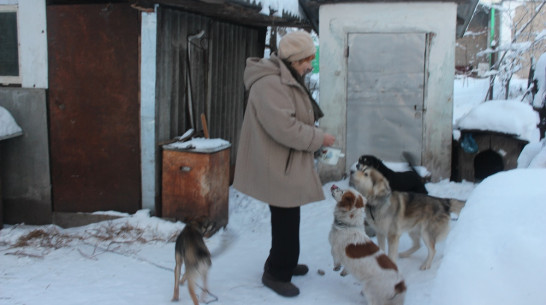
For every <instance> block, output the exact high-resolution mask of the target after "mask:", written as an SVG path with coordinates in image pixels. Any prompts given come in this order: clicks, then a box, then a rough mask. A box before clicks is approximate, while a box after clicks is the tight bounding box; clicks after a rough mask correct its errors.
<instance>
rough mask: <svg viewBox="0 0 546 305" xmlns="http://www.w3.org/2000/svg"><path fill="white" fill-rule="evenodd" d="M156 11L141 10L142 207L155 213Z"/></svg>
mask: <svg viewBox="0 0 546 305" xmlns="http://www.w3.org/2000/svg"><path fill="white" fill-rule="evenodd" d="M156 33H157V16H156V13H155V12H154V13H144V12H143V13H142V29H141V50H142V51H141V58H140V69H141V70H140V90H141V95H140V147H141V166H142V208H143V209H149V210H150V211H152V212H155V195H156V164H155V160H156V158H155V154H156V146H157V145H156V144H155V142H156V136H155V130H156V128H155V113H156V111H155V80H156V78H155V75H156V71H155V69H156V65H155V59H156Z"/></svg>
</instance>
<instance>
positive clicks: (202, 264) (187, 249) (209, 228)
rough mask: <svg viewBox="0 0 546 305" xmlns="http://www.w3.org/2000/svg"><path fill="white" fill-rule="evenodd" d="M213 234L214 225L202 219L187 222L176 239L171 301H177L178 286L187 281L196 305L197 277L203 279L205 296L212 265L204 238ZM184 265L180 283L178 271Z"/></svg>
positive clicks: (197, 302)
mask: <svg viewBox="0 0 546 305" xmlns="http://www.w3.org/2000/svg"><path fill="white" fill-rule="evenodd" d="M213 232H214V223H210V222H209V221H208V220H206V219H204V218H199V219H193V220H190V221H188V223H187V224H186V226H185V227H184V230H182V232H181V233H180V234H179V235H178V237H177V238H176V244H175V249H174V253H175V260H176V266H175V268H174V293H173V298H172V300H173V301H178V295H179V286H180V285H181V284H184V282H185V281H186V280H188V291H189V293H190V296H191V298H192V300H193V304H194V305H198V304H199V301H198V299H197V296H196V295H195V281H196V279H197V277H198V276H199V275H201V277H202V279H203V295H202V298H204V297H205V296H206V293H207V292H208V290H207V273H208V270H209V268H210V266H211V264H212V261H211V259H210V252H209V249H208V248H207V245H205V241H204V240H203V238H204V237H206V238H208V237H210V236H211V235H212V233H213ZM183 263H186V270H185V272H184V276H183V277H182V282H180V271H181V269H182V264H183Z"/></svg>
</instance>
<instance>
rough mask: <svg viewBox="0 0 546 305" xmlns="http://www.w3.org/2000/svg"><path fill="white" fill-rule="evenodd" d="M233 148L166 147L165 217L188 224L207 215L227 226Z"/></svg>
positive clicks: (222, 225) (163, 194) (163, 196)
mask: <svg viewBox="0 0 546 305" xmlns="http://www.w3.org/2000/svg"><path fill="white" fill-rule="evenodd" d="M229 156H230V145H229V144H227V145H222V146H220V147H216V148H212V149H190V150H188V149H177V148H173V147H171V146H169V145H166V146H163V162H162V163H163V165H162V166H163V171H162V216H163V217H165V218H173V219H176V220H181V221H185V220H187V219H190V218H193V217H198V216H206V217H208V218H209V219H211V220H213V221H215V222H216V228H217V229H219V228H220V227H225V226H227V223H228V209H229V169H230V166H229V165H230V160H229Z"/></svg>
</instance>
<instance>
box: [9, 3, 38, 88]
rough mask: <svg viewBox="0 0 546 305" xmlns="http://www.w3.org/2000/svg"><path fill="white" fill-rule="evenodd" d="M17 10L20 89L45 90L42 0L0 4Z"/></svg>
mask: <svg viewBox="0 0 546 305" xmlns="http://www.w3.org/2000/svg"><path fill="white" fill-rule="evenodd" d="M0 5H17V6H18V15H17V22H18V30H19V67H20V74H21V82H22V87H23V88H44V89H47V88H48V82H47V73H48V72H47V28H46V24H47V23H46V3H45V0H0Z"/></svg>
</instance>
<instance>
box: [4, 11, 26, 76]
mask: <svg viewBox="0 0 546 305" xmlns="http://www.w3.org/2000/svg"><path fill="white" fill-rule="evenodd" d="M20 83H21V77H20V71H19V38H18V35H17V6H15V5H0V84H4V85H9V84H20Z"/></svg>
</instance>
